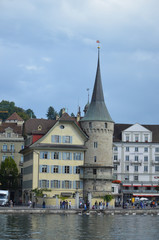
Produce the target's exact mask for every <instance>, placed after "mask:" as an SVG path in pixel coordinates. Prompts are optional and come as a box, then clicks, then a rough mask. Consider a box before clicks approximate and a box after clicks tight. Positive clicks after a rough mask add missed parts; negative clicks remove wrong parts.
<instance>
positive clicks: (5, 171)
mask: <svg viewBox="0 0 159 240" xmlns="http://www.w3.org/2000/svg"><path fill="white" fill-rule="evenodd" d="M18 180H19V174H18V168H17V165H16V163H15V161H14V160H13V158H11V157H7V158H6V159H5V160H4V161H3V162H2V163H1V167H0V183H1V188H2V189H7V190H10V189H16V188H17V187H18Z"/></svg>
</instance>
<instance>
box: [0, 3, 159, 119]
mask: <svg viewBox="0 0 159 240" xmlns="http://www.w3.org/2000/svg"><path fill="white" fill-rule="evenodd" d="M158 11H159V0H0V82H1V85H0V101H2V100H8V101H14V102H15V105H16V106H19V107H22V108H24V109H28V108H31V109H32V110H33V111H34V113H35V115H36V116H37V118H46V113H47V110H48V107H49V106H53V107H54V108H55V110H57V111H59V110H60V109H61V108H63V107H65V108H66V109H67V110H68V113H69V114H71V113H72V112H74V113H75V114H76V113H77V109H78V106H79V105H80V107H81V112H82V115H83V108H84V106H85V104H86V103H87V99H88V97H87V88H89V89H90V97H91V95H92V90H93V85H94V80H95V74H96V67H97V44H96V40H100V42H101V44H100V45H101V49H100V51H101V54H100V63H101V76H102V83H103V91H104V97H105V102H106V105H107V108H108V110H109V113H110V115H111V117H112V119H113V120H114V122H116V123H141V124H144V123H145V124H159V13H158Z"/></svg>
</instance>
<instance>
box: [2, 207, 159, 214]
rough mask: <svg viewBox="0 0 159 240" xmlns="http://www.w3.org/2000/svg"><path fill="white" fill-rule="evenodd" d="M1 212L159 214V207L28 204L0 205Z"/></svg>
mask: <svg viewBox="0 0 159 240" xmlns="http://www.w3.org/2000/svg"><path fill="white" fill-rule="evenodd" d="M0 214H79V215H93V214H94V215H95V214H97V215H100V214H104V215H118V214H122V215H159V208H158V207H156V208H146V209H133V208H127V209H123V208H114V209H104V210H103V209H102V210H99V209H97V210H94V209H90V210H84V209H53V208H47V207H46V208H29V207H27V206H14V207H0Z"/></svg>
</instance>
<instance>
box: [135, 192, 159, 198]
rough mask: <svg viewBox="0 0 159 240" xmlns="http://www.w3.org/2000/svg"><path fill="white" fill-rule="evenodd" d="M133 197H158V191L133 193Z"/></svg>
mask: <svg viewBox="0 0 159 240" xmlns="http://www.w3.org/2000/svg"><path fill="white" fill-rule="evenodd" d="M133 196H134V197H159V193H133Z"/></svg>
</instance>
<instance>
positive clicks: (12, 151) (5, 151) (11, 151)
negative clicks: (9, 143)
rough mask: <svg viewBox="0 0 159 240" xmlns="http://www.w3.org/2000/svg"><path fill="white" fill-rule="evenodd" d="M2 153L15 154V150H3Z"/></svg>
mask: <svg viewBox="0 0 159 240" xmlns="http://www.w3.org/2000/svg"><path fill="white" fill-rule="evenodd" d="M1 153H15V149H1Z"/></svg>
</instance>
